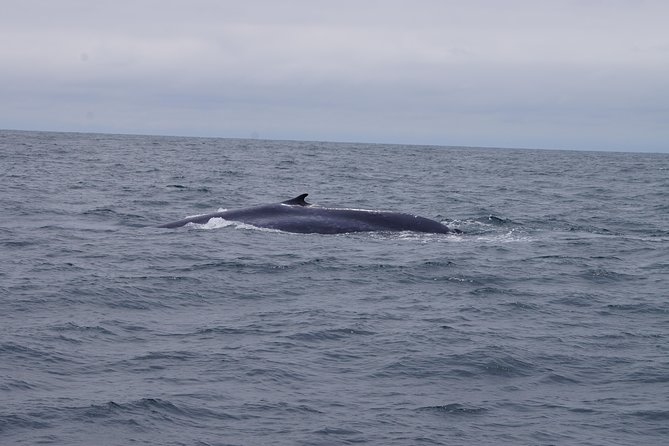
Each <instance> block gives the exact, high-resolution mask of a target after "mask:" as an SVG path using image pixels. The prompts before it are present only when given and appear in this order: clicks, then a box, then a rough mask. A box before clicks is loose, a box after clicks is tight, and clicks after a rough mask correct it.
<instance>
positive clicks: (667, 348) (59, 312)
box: [0, 131, 669, 446]
mask: <svg viewBox="0 0 669 446" xmlns="http://www.w3.org/2000/svg"><path fill="white" fill-rule="evenodd" d="M0 173H1V175H2V182H1V183H0V208H1V209H2V212H1V213H0V444H2V445H37V444H54V445H130V444H138V445H212V446H213V445H265V444H276V445H339V444H372V445H431V444H434V445H442V444H448V445H499V444H513V445H551V444H554V445H557V444H564V445H573V444H579V445H631V444H634V445H666V444H667V441H668V439H669V343H668V341H669V291H668V290H669V155H666V154H632V153H605V152H598V153H593V152H573V151H547V150H543V151H541V150H508V149H476V148H458V147H425V146H420V147H419V146H401V145H371V144H339V143H321V142H297V141H262V140H233V139H215V138H177V137H156V136H127V135H101V134H74V133H71V134H68V133H47V132H19V131H0ZM301 193H309V194H310V195H309V200H310V201H311V202H313V203H316V204H320V205H327V206H332V207H354V208H366V209H384V210H396V211H404V212H410V213H415V214H418V215H422V216H425V217H428V218H432V219H435V220H438V221H442V222H444V223H445V224H447V225H449V226H451V227H455V228H458V229H461V230H462V231H463V234H462V235H455V234H448V235H433V234H414V233H395V234H389V233H357V234H340V235H318V234H291V233H284V232H280V231H271V230H263V229H257V228H253V227H249V226H247V225H241V224H235V223H233V222H221V221H218V222H210V223H209V224H206V225H189V226H188V227H184V228H178V229H159V228H157V227H156V226H157V225H159V224H162V223H166V222H169V221H173V220H178V219H181V218H183V217H185V216H188V215H194V214H201V213H207V212H215V211H217V210H218V209H234V208H237V207H244V206H249V205H256V204H264V203H272V202H279V201H283V200H287V199H289V198H292V197H294V196H296V195H298V194H301Z"/></svg>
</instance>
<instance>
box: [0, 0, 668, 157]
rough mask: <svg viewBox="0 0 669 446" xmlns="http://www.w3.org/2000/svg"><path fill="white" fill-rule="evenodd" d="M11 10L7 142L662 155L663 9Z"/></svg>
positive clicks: (401, 4)
mask: <svg viewBox="0 0 669 446" xmlns="http://www.w3.org/2000/svg"><path fill="white" fill-rule="evenodd" d="M15 3H16V4H14V5H12V6H11V7H9V10H8V11H5V13H3V15H2V17H0V37H1V38H2V41H3V42H5V43H4V44H3V45H2V46H1V47H0V58H1V59H2V60H3V70H2V72H0V85H2V86H1V87H0V93H1V94H2V97H3V105H1V106H0V127H4V128H24V129H53V130H73V131H110V132H127V133H160V134H186V135H203V136H210V135H211V136H213V135H216V136H224V137H225V136H230V137H248V136H255V135H259V136H261V137H265V138H287V139H319V140H339V141H371V142H374V141H377V142H398V143H419V144H421V143H425V144H444V145H471V146H498V147H553V148H576V149H611V150H629V151H634V150H647V151H669V145H668V144H667V141H669V126H667V125H666V123H667V122H669V87H667V82H666V79H669V31H667V30H666V28H667V27H666V23H665V22H666V17H668V16H669V3H666V2H662V1H646V2H640V1H622V0H620V1H616V0H611V1H595V0H593V1H566V0H565V1H555V2H553V1H552V2H543V1H509V2H493V1H472V2H459V1H412V2H408V1H376V2H374V1H366V2H353V1H337V2H329V1H327V2H326V1H285V2H274V1H248V2H232V1H230V2H227V1H214V0H212V1H206V0H199V1H190V2H183V1H171V2H170V1H149V0H145V1H137V2H127V1H124V0H117V1H114V2H111V1H109V2H85V1H75V0H62V1H59V2H47V1H33V0H28V1H24V2H20V4H19V2H15Z"/></svg>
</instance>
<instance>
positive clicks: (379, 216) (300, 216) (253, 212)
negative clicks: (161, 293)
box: [159, 194, 460, 234]
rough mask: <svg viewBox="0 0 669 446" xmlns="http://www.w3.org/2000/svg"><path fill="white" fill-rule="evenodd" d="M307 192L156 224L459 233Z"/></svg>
mask: <svg viewBox="0 0 669 446" xmlns="http://www.w3.org/2000/svg"><path fill="white" fill-rule="evenodd" d="M307 195H309V194H302V195H298V196H297V197H295V198H292V199H290V200H286V201H282V202H280V203H273V204H265V205H260V206H252V207H247V208H242V209H231V210H225V211H220V212H214V213H211V214H204V215H196V216H192V217H187V218H184V219H182V220H177V221H173V222H170V223H165V224H162V225H160V226H159V227H160V228H178V227H181V226H185V225H187V224H189V223H197V224H205V223H207V222H208V221H209V220H211V219H212V218H222V219H224V220H229V221H235V222H241V223H246V224H249V225H252V226H255V227H258V228H267V229H275V230H279V231H284V232H294V233H303V234H309V233H315V234H344V233H349V232H372V231H379V232H401V231H412V232H424V233H434V234H450V233H460V231H459V230H457V229H452V228H449V227H448V226H446V225H444V224H442V223H440V222H438V221H435V220H430V219H429V218H425V217H420V216H418V215H413V214H407V213H403V212H391V211H377V210H370V209H350V208H329V207H321V206H315V205H312V204H311V203H307V201H306V200H305V198H306V197H307Z"/></svg>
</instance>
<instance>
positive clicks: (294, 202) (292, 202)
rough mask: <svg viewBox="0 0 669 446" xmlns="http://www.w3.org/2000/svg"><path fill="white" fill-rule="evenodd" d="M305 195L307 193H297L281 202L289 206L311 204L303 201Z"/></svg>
mask: <svg viewBox="0 0 669 446" xmlns="http://www.w3.org/2000/svg"><path fill="white" fill-rule="evenodd" d="M307 195H309V194H302V195H298V196H297V197H295V198H293V199H292V200H287V201H282V202H281V204H287V205H290V206H311V203H307V202H306V201H304V199H305V198H306V196H307Z"/></svg>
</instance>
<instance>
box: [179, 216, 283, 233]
mask: <svg viewBox="0 0 669 446" xmlns="http://www.w3.org/2000/svg"><path fill="white" fill-rule="evenodd" d="M188 226H190V227H193V228H196V229H206V230H209V229H220V228H228V227H230V226H233V227H234V228H235V229H247V230H248V229H251V230H254V231H264V232H282V231H279V230H278V229H270V228H259V227H258V226H253V225H250V224H248V223H242V222H239V221H233V220H226V219H224V218H221V217H214V218H210V219H209V221H208V222H206V223H188Z"/></svg>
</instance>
